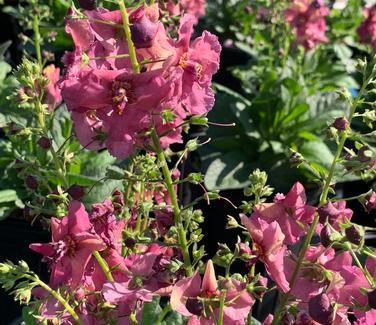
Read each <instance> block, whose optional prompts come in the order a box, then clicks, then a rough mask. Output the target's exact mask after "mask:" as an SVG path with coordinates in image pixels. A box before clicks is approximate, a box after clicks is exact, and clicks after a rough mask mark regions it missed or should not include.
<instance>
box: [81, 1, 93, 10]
mask: <svg viewBox="0 0 376 325" xmlns="http://www.w3.org/2000/svg"><path fill="white" fill-rule="evenodd" d="M78 3H79V5H80V7H81V8H82V9H84V10H94V9H95V8H96V7H97V0H78Z"/></svg>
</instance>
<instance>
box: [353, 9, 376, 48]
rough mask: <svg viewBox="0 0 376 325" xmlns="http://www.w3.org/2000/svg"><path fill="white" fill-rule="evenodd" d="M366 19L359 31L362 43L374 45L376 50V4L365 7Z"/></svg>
mask: <svg viewBox="0 0 376 325" xmlns="http://www.w3.org/2000/svg"><path fill="white" fill-rule="evenodd" d="M363 13H364V16H365V19H364V21H363V22H362V24H361V25H360V26H359V27H358V29H357V32H358V35H359V38H360V41H361V42H362V43H366V44H370V45H372V47H373V49H374V51H376V6H372V7H370V8H365V9H364V12H363Z"/></svg>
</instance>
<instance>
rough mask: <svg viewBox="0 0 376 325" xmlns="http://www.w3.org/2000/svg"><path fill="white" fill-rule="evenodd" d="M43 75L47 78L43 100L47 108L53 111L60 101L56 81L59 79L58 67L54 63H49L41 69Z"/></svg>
mask: <svg viewBox="0 0 376 325" xmlns="http://www.w3.org/2000/svg"><path fill="white" fill-rule="evenodd" d="M43 75H44V76H45V77H46V78H47V79H48V83H47V86H46V88H45V90H44V91H45V99H44V102H45V103H46V104H47V105H48V110H49V111H53V110H54V109H55V108H56V106H57V105H59V104H60V103H61V99H62V98H61V94H60V88H59V87H58V81H59V79H60V69H59V68H56V67H55V65H53V64H50V65H48V66H46V67H45V68H44V69H43Z"/></svg>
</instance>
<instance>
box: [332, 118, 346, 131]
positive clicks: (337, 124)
mask: <svg viewBox="0 0 376 325" xmlns="http://www.w3.org/2000/svg"><path fill="white" fill-rule="evenodd" d="M332 126H333V127H334V128H336V129H337V130H340V131H344V130H346V129H347V128H348V127H349V121H348V120H347V118H346V117H337V118H336V119H335V121H334V123H333V124H332Z"/></svg>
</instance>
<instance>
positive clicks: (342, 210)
mask: <svg viewBox="0 0 376 325" xmlns="http://www.w3.org/2000/svg"><path fill="white" fill-rule="evenodd" d="M317 212H318V214H319V216H320V219H319V221H320V224H319V225H318V226H317V228H316V231H317V233H319V232H320V231H321V229H322V228H323V225H324V224H325V222H326V221H327V222H328V223H329V224H330V225H331V226H332V227H333V228H334V229H336V230H338V231H339V230H341V227H340V226H341V224H343V223H345V222H346V221H350V220H351V218H352V215H353V211H352V210H351V209H348V208H346V201H337V202H334V203H332V202H328V203H327V204H325V205H323V206H321V207H319V208H318V210H317Z"/></svg>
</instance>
